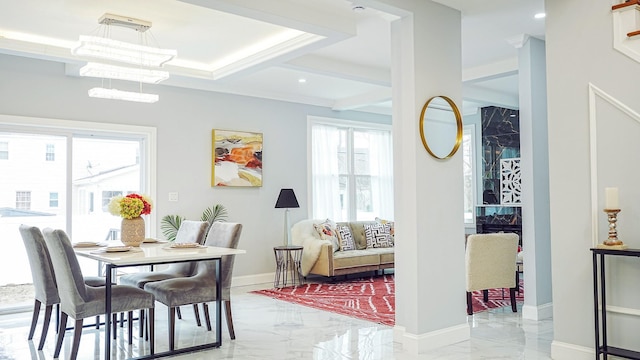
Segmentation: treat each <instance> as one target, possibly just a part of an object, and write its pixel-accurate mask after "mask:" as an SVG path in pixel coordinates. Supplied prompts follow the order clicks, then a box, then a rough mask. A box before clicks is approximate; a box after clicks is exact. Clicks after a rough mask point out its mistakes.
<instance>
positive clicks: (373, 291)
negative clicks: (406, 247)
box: [252, 275, 395, 326]
mask: <svg viewBox="0 0 640 360" xmlns="http://www.w3.org/2000/svg"><path fill="white" fill-rule="evenodd" d="M252 293H254V294H262V295H267V296H271V297H273V298H276V299H279V300H284V301H288V302H291V303H295V304H300V305H305V306H309V307H312V308H315V309H319V310H326V311H330V312H334V313H338V314H342V315H346V316H351V317H355V318H358V319H362V320H368V321H373V322H376V323H379V324H384V325H389V326H393V325H394V324H395V283H394V277H393V275H381V276H374V277H365V278H360V279H353V280H346V281H342V282H336V283H310V284H303V285H300V286H290V287H284V288H280V289H267V290H257V291H252Z"/></svg>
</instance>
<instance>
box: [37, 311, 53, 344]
mask: <svg viewBox="0 0 640 360" xmlns="http://www.w3.org/2000/svg"><path fill="white" fill-rule="evenodd" d="M51 310H53V305H47V307H46V308H45V311H44V322H43V323H42V335H40V344H38V350H42V348H43V347H44V341H45V340H46V339H47V332H49V322H51Z"/></svg>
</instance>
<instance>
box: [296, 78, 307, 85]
mask: <svg viewBox="0 0 640 360" xmlns="http://www.w3.org/2000/svg"><path fill="white" fill-rule="evenodd" d="M298 82H299V83H300V84H304V83H306V82H307V79H305V78H300V79H298Z"/></svg>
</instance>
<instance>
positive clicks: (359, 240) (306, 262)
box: [291, 219, 395, 277]
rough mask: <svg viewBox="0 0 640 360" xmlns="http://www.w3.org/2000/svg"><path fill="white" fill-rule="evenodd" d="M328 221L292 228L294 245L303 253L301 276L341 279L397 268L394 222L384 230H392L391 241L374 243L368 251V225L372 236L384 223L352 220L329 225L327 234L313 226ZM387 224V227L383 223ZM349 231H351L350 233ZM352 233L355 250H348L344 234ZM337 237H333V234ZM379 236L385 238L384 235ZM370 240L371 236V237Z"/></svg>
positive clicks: (302, 223) (301, 222) (309, 220)
mask: <svg viewBox="0 0 640 360" xmlns="http://www.w3.org/2000/svg"><path fill="white" fill-rule="evenodd" d="M327 221H329V220H325V219H305V220H302V221H299V222H297V223H296V224H294V225H293V227H292V228H291V241H292V243H293V245H300V246H302V247H303V248H304V249H303V251H302V264H301V270H302V275H303V276H305V277H306V276H307V275H309V274H314V275H321V276H328V277H333V276H338V275H347V274H354V273H361V272H365V271H378V270H384V269H390V268H393V267H394V248H393V244H394V243H395V239H394V238H393V230H392V229H393V223H392V222H386V223H387V225H385V229H389V230H390V235H391V237H390V238H388V237H387V238H386V239H388V240H384V241H390V242H391V244H390V246H389V244H388V243H385V246H384V247H375V246H376V245H375V242H374V244H373V245H372V244H371V243H370V244H369V248H367V234H366V231H365V225H369V226H368V229H369V235H371V229H372V228H380V225H381V224H383V223H382V222H381V221H353V222H337V223H334V224H335V225H332V226H335V227H334V228H332V229H330V228H329V226H327V229H326V231H325V233H321V232H320V231H319V230H317V227H316V226H314V225H318V224H323V223H325V224H326V222H327ZM383 225H384V224H383ZM338 229H339V230H340V231H338ZM347 229H348V231H347ZM345 231H347V232H350V233H351V236H352V238H353V242H354V243H355V244H354V245H355V248H353V249H352V248H347V247H346V246H345V244H344V243H343V240H345V238H346V237H347V236H342V235H341V233H344V232H345ZM334 234H335V236H330V235H334ZM379 236H386V234H382V235H379ZM369 239H370V240H371V239H372V237H371V236H369Z"/></svg>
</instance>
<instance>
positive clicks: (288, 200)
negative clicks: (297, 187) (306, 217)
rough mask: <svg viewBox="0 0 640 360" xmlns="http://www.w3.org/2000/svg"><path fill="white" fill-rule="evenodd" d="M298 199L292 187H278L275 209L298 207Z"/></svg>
mask: <svg viewBox="0 0 640 360" xmlns="http://www.w3.org/2000/svg"><path fill="white" fill-rule="evenodd" d="M299 207H300V205H298V199H296V194H295V193H294V192H293V189H280V195H278V200H277V201H276V209H279V208H299Z"/></svg>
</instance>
